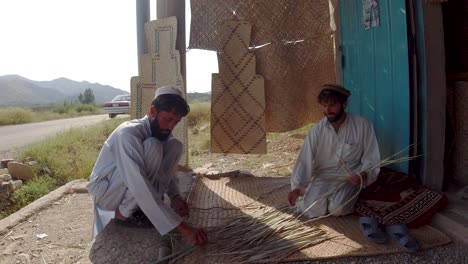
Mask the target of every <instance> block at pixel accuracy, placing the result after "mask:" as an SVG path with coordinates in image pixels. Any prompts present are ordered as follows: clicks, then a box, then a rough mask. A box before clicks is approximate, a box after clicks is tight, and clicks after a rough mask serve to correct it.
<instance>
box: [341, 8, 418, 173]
mask: <svg viewBox="0 0 468 264" xmlns="http://www.w3.org/2000/svg"><path fill="white" fill-rule="evenodd" d="M378 3H379V11H380V26H377V27H372V28H370V29H365V28H364V25H363V12H362V11H363V0H340V21H341V42H342V43H341V48H342V52H343V57H342V65H341V66H342V69H343V84H344V86H345V87H346V88H348V89H350V91H351V93H352V95H351V97H350V99H349V107H348V111H349V112H351V113H356V114H359V115H361V116H364V117H366V118H367V119H368V120H369V121H371V122H372V123H373V125H374V128H375V132H376V135H377V140H378V142H379V147H380V153H381V156H382V158H386V157H389V156H391V155H393V154H395V153H397V152H399V151H400V150H402V149H404V148H406V147H408V146H409V144H410V114H409V109H410V96H409V95H410V89H409V66H408V65H409V64H408V61H409V59H408V58H409V57H408V40H407V23H406V6H405V0H379V1H378ZM407 155H408V151H406V152H404V153H403V154H402V156H407ZM392 168H394V169H397V170H398V171H401V172H405V173H407V172H408V163H407V162H404V163H399V164H396V165H394V166H392Z"/></svg>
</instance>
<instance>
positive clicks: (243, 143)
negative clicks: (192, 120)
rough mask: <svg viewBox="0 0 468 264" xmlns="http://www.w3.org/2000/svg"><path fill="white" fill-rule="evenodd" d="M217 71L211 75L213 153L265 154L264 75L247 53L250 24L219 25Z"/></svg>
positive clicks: (234, 22)
mask: <svg viewBox="0 0 468 264" xmlns="http://www.w3.org/2000/svg"><path fill="white" fill-rule="evenodd" d="M220 27H221V29H220V30H219V31H220V34H221V39H222V40H223V48H222V52H220V53H218V62H219V63H218V64H219V74H213V75H212V96H211V98H212V100H211V140H210V142H211V147H210V151H211V152H214V153H238V154H250V153H255V154H261V153H266V149H267V147H266V132H265V115H264V113H265V93H264V86H263V83H264V82H263V77H262V76H260V75H256V74H255V56H254V55H253V54H252V53H250V52H249V50H248V46H247V43H248V42H249V39H250V29H251V26H250V24H248V23H246V22H239V21H227V22H225V23H224V24H223V25H221V26H220Z"/></svg>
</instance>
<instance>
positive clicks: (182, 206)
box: [171, 195, 189, 217]
mask: <svg viewBox="0 0 468 264" xmlns="http://www.w3.org/2000/svg"><path fill="white" fill-rule="evenodd" d="M171 206H172V208H174V210H175V211H176V213H177V214H178V215H180V216H181V217H184V216H188V215H189V208H188V205H187V203H186V202H185V201H184V199H182V197H181V196H180V195H176V196H175V197H174V198H172V204H171Z"/></svg>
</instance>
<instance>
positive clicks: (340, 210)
mask: <svg viewBox="0 0 468 264" xmlns="http://www.w3.org/2000/svg"><path fill="white" fill-rule="evenodd" d="M328 211H329V212H330V214H331V215H334V216H343V215H348V214H350V213H352V212H353V211H354V204H344V203H342V204H330V205H329V207H328Z"/></svg>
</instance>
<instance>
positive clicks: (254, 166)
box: [0, 133, 468, 264]
mask: <svg viewBox="0 0 468 264" xmlns="http://www.w3.org/2000/svg"><path fill="white" fill-rule="evenodd" d="M304 136H305V135H304V134H290V133H281V134H276V135H274V136H271V137H269V138H268V154H266V155H220V154H205V155H204V156H202V157H198V159H199V162H200V164H202V166H200V167H204V168H205V169H208V170H210V171H212V172H213V173H221V172H227V171H231V170H243V171H245V172H250V173H251V174H253V175H255V176H267V175H268V176H287V175H290V173H291V171H292V168H293V166H294V160H295V158H296V156H297V154H298V152H299V150H300V147H301V145H302V142H303V138H304ZM189 175H190V174H189ZM189 178H190V177H189ZM183 184H185V187H184V188H185V189H186V190H187V188H188V189H189V187H190V186H189V185H190V183H183ZM92 221H93V210H92V200H91V197H90V196H89V195H88V194H86V193H72V194H66V195H64V196H62V197H61V198H60V199H58V200H56V201H54V202H51V203H50V205H49V206H48V207H46V208H45V209H41V210H39V211H37V212H36V213H35V214H33V215H32V216H30V217H27V218H25V221H23V222H21V223H18V224H17V225H16V226H14V227H13V228H10V229H8V230H7V232H6V233H4V234H1V233H0V264H3V263H5V264H6V263H8V264H10V263H38V264H39V263H40V264H44V263H142V262H143V261H144V260H145V261H144V262H145V263H148V260H156V258H157V249H158V243H157V241H158V240H159V236H158V235H157V234H156V232H146V231H141V230H139V231H132V230H127V229H125V230H122V229H117V231H115V229H116V228H117V227H115V225H112V223H111V224H110V225H109V226H108V227H107V228H106V230H105V231H104V232H103V233H104V234H103V233H101V234H102V235H101V236H98V237H97V238H96V240H94V241H92V237H91V228H92ZM0 225H1V223H0ZM110 229H113V230H110ZM106 231H108V232H106ZM116 234H117V235H116ZM137 242H138V243H137ZM463 252H467V250H466V248H465V247H463V246H461V245H458V244H451V245H448V246H445V247H441V248H437V249H432V250H428V251H425V252H424V253H420V254H416V255H411V254H400V255H394V256H389V255H386V256H381V257H380V256H376V257H368V258H343V259H337V260H326V261H321V262H320V263H468V257H467V254H466V253H463ZM149 263H152V262H149ZM305 263H318V262H315V261H312V262H305Z"/></svg>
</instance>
